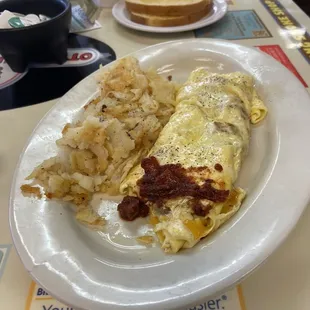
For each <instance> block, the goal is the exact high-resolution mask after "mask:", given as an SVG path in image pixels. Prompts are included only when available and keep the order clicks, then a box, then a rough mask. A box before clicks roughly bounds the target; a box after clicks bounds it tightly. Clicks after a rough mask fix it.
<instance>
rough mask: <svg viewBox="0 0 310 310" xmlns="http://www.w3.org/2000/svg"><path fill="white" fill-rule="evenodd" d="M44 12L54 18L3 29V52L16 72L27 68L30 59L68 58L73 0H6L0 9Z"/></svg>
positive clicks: (0, 41)
mask: <svg viewBox="0 0 310 310" xmlns="http://www.w3.org/2000/svg"><path fill="white" fill-rule="evenodd" d="M4 10H9V11H11V12H16V13H21V14H25V15H26V14H31V13H33V14H37V15H38V14H43V15H46V16H48V17H50V18H51V19H50V20H48V21H46V22H43V23H40V24H37V25H33V26H28V27H24V28H12V29H0V54H1V55H2V57H3V58H4V59H5V60H6V62H7V63H8V65H9V66H10V67H11V69H12V70H13V71H15V72H24V71H25V69H26V68H27V66H28V64H29V63H30V62H36V63H42V62H43V63H46V62H54V63H55V62H56V63H58V64H62V63H64V62H65V61H66V60H67V47H68V33H69V28H70V22H71V5H70V2H69V0H2V1H0V12H2V11H4Z"/></svg>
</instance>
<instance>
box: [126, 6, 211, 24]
mask: <svg viewBox="0 0 310 310" xmlns="http://www.w3.org/2000/svg"><path fill="white" fill-rule="evenodd" d="M126 7H127V10H128V11H129V13H130V16H131V20H132V21H133V22H135V23H139V24H143V25H148V26H153V27H176V26H183V25H187V24H191V23H195V22H197V21H198V20H200V19H201V18H203V17H204V16H206V15H207V14H208V13H209V12H210V11H211V10H212V1H211V0H190V1H188V0H187V1H185V0H173V1H167V0H161V1H152V0H151V1H143V0H126Z"/></svg>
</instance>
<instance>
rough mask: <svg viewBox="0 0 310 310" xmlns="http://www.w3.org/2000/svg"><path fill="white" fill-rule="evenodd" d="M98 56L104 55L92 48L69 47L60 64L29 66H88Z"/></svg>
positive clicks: (32, 66)
mask: <svg viewBox="0 0 310 310" xmlns="http://www.w3.org/2000/svg"><path fill="white" fill-rule="evenodd" d="M100 57H104V55H102V54H101V53H99V52H98V51H97V50H95V49H94V48H69V49H68V56H67V59H68V60H67V61H66V62H65V63H63V64H62V65H58V64H31V65H30V67H31V68H57V67H79V66H88V65H90V64H92V63H94V62H96V61H97V60H99V59H100Z"/></svg>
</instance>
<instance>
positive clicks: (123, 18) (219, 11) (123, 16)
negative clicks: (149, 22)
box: [112, 0, 227, 33]
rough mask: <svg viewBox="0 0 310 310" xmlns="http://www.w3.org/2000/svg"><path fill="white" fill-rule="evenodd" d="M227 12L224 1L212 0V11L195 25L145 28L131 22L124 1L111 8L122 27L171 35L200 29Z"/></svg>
mask: <svg viewBox="0 0 310 310" xmlns="http://www.w3.org/2000/svg"><path fill="white" fill-rule="evenodd" d="M226 12H227V3H226V0H213V9H212V11H211V12H210V13H209V14H208V15H207V16H205V17H204V18H202V19H201V20H199V21H197V22H196V23H192V24H189V25H185V26H177V27H152V26H146V25H142V24H138V23H135V22H133V21H131V19H130V14H129V12H128V11H127V9H126V5H125V1H124V0H121V1H119V2H118V3H116V4H115V5H114V6H113V9H112V14H113V16H114V18H115V19H116V20H117V21H118V22H119V23H120V24H121V25H123V26H125V27H128V28H131V29H135V30H140V31H145V32H157V33H172V32H183V31H189V30H195V29H198V28H202V27H205V26H208V25H211V24H213V23H215V22H217V21H218V20H220V19H221V18H223V17H224V15H225V14H226Z"/></svg>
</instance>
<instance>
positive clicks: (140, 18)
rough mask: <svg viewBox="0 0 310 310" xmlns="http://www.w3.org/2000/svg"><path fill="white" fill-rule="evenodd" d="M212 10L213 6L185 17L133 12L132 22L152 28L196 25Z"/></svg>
mask: <svg viewBox="0 0 310 310" xmlns="http://www.w3.org/2000/svg"><path fill="white" fill-rule="evenodd" d="M211 9H212V4H211V5H207V6H205V8H204V9H203V10H201V11H200V12H198V13H193V14H190V15H183V16H156V15H148V14H139V13H135V12H131V13H130V15H131V20H132V21H133V22H135V23H138V24H143V25H147V26H152V27H177V26H184V25H188V24H192V23H195V22H197V21H199V20H200V19H202V18H203V17H204V16H206V15H207V14H208V13H209V12H210V11H211Z"/></svg>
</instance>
